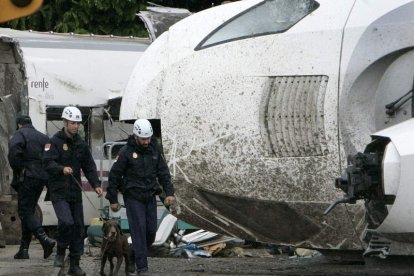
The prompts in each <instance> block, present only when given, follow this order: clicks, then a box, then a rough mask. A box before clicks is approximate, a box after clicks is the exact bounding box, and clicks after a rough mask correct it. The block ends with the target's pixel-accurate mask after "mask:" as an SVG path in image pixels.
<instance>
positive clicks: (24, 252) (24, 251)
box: [14, 245, 29, 259]
mask: <svg viewBox="0 0 414 276" xmlns="http://www.w3.org/2000/svg"><path fill="white" fill-rule="evenodd" d="M14 258H15V259H29V249H28V248H24V247H22V246H21V245H20V249H19V251H17V253H16V254H15V255H14Z"/></svg>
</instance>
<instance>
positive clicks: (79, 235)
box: [53, 200, 85, 258]
mask: <svg viewBox="0 0 414 276" xmlns="http://www.w3.org/2000/svg"><path fill="white" fill-rule="evenodd" d="M53 208H54V209H55V213H56V216H57V218H58V238H57V243H58V247H61V248H67V247H69V257H72V258H78V257H80V256H81V255H83V238H84V228H85V225H84V222H83V206H82V202H68V201H65V200H59V201H53Z"/></svg>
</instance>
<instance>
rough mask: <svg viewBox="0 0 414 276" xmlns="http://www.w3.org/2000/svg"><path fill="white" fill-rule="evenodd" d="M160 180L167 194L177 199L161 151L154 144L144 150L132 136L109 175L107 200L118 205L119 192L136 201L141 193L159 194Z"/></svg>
mask: <svg viewBox="0 0 414 276" xmlns="http://www.w3.org/2000/svg"><path fill="white" fill-rule="evenodd" d="M157 178H158V182H159V183H160V184H161V185H162V187H163V188H164V192H165V194H166V195H167V196H173V195H174V188H173V185H172V183H171V176H170V171H169V170H168V166H167V164H166V162H165V159H164V157H163V156H162V155H161V152H160V150H159V148H158V147H157V146H156V145H155V143H153V141H152V142H151V144H150V145H149V146H148V147H147V148H145V147H142V146H141V145H138V144H137V142H136V141H135V139H134V137H133V136H131V137H129V139H128V142H127V144H126V145H125V146H124V147H122V149H121V150H120V152H119V155H118V157H117V161H116V162H115V163H114V165H113V166H112V168H111V171H110V172H109V178H108V181H109V186H108V188H107V194H106V198H107V199H108V200H109V202H110V203H117V202H118V199H117V190H120V191H121V192H122V193H123V194H124V195H125V194H127V195H128V194H129V195H132V196H133V197H135V198H136V197H137V196H138V197H139V194H138V193H141V194H148V193H150V194H155V193H156V192H157V190H158V189H159V186H158V182H157Z"/></svg>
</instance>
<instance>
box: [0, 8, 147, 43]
mask: <svg viewBox="0 0 414 276" xmlns="http://www.w3.org/2000/svg"><path fill="white" fill-rule="evenodd" d="M144 4H145V2H144V0H45V1H44V4H43V7H42V8H41V9H40V10H39V11H38V12H37V13H35V14H33V15H31V16H28V17H25V18H21V19H17V20H14V21H10V22H8V23H6V24H3V25H2V27H9V28H13V29H19V30H36V31H51V30H52V31H55V32H63V33H67V32H74V33H93V34H98V35H109V34H112V35H119V36H131V35H132V36H147V32H146V30H145V27H144V24H143V23H142V22H141V20H139V19H138V18H137V16H136V13H137V12H139V11H140V10H144V9H145V5H144Z"/></svg>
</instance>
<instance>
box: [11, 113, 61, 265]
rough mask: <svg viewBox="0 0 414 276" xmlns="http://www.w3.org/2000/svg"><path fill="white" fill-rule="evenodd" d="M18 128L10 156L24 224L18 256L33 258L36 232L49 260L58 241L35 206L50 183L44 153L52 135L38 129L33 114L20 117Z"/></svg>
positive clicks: (19, 210) (44, 253)
mask: <svg viewBox="0 0 414 276" xmlns="http://www.w3.org/2000/svg"><path fill="white" fill-rule="evenodd" d="M16 125H17V131H16V133H15V134H14V135H13V137H12V138H11V140H10V142H9V154H8V159H9V163H10V167H11V168H12V169H13V181H12V187H13V188H14V189H15V190H16V192H17V200H18V205H17V211H18V214H19V217H20V220H21V223H22V237H21V242H20V249H19V251H18V252H17V253H16V255H14V258H15V259H29V252H28V251H29V245H30V241H31V240H32V233H33V234H34V235H35V236H36V238H38V239H39V241H40V244H41V245H42V247H43V250H44V252H43V257H44V258H45V259H46V258H47V257H49V256H50V254H52V252H53V247H54V246H55V244H56V242H55V241H54V240H52V239H50V238H49V237H48V236H47V235H46V233H45V231H44V229H43V227H42V224H41V223H40V221H39V220H38V219H37V218H36V217H35V208H36V205H37V201H38V200H39V197H40V194H41V193H42V191H43V188H44V187H45V184H46V182H47V173H46V172H45V171H44V169H43V167H42V159H41V158H42V152H43V148H44V145H45V144H46V143H47V141H48V140H49V138H48V137H47V136H46V135H44V134H43V133H41V132H39V131H37V130H36V129H35V128H34V127H33V125H32V120H31V119H30V117H29V116H24V115H22V116H18V117H17V118H16Z"/></svg>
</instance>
